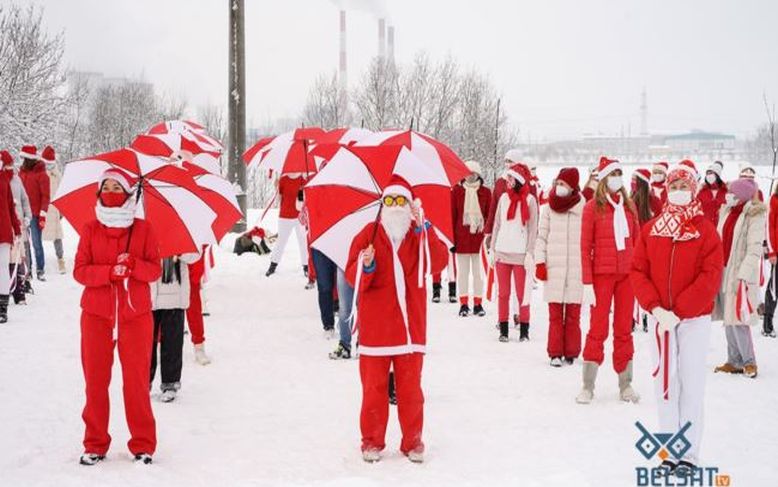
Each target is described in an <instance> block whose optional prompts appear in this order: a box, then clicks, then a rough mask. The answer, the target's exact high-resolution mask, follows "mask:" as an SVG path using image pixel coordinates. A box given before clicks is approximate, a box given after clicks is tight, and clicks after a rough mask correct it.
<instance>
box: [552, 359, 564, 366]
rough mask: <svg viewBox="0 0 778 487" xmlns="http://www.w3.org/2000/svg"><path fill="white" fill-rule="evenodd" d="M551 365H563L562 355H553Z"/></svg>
mask: <svg viewBox="0 0 778 487" xmlns="http://www.w3.org/2000/svg"><path fill="white" fill-rule="evenodd" d="M551 366H552V367H561V366H562V357H551Z"/></svg>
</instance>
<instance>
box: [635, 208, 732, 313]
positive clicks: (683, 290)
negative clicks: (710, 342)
mask: <svg viewBox="0 0 778 487" xmlns="http://www.w3.org/2000/svg"><path fill="white" fill-rule="evenodd" d="M653 222H654V221H653V220H651V221H650V222H649V223H648V224H646V226H644V227H643V230H642V232H641V236H640V239H639V241H638V242H637V243H636V245H635V255H634V257H633V259H632V272H631V274H630V280H631V281H632V288H633V289H634V291H635V297H636V298H637V300H638V302H639V303H640V306H641V307H642V308H643V309H646V310H649V311H650V310H652V309H654V308H655V307H657V306H660V307H662V308H665V309H668V310H671V311H673V312H674V313H675V314H676V315H678V317H679V318H681V319H689V318H695V317H697V316H703V315H709V314H711V312H712V311H713V300H714V299H715V298H716V293H717V292H718V290H719V287H720V285H721V272H722V269H723V268H724V253H723V250H722V246H721V239H719V235H718V233H717V232H716V227H714V226H713V224H712V223H711V222H710V221H708V219H707V218H706V217H704V216H698V217H696V218H695V219H693V220H692V223H693V224H694V225H695V226H696V227H697V230H698V231H699V232H700V237H699V238H696V239H694V240H687V241H685V242H673V239H671V238H668V237H652V236H651V235H650V233H651V227H653ZM649 249H650V250H649Z"/></svg>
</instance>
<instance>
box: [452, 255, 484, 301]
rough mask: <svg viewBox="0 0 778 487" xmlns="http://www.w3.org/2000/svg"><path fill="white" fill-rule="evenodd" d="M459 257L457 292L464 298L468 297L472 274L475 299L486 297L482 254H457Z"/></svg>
mask: <svg viewBox="0 0 778 487" xmlns="http://www.w3.org/2000/svg"><path fill="white" fill-rule="evenodd" d="M456 256H457V290H458V291H459V295H460V296H462V297H465V298H466V297H468V293H467V292H468V290H469V289H470V273H471V272H472V274H473V297H475V298H481V297H483V295H484V279H483V276H482V275H481V255H480V254H456Z"/></svg>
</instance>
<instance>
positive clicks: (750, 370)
mask: <svg viewBox="0 0 778 487" xmlns="http://www.w3.org/2000/svg"><path fill="white" fill-rule="evenodd" d="M6 299H7V298H6ZM743 375H745V376H746V377H748V378H749V379H756V364H753V365H746V366H745V367H743Z"/></svg>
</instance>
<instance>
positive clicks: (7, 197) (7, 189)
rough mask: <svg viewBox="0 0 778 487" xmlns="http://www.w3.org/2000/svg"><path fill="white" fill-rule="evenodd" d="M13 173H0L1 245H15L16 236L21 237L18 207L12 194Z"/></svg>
mask: <svg viewBox="0 0 778 487" xmlns="http://www.w3.org/2000/svg"><path fill="white" fill-rule="evenodd" d="M12 175H13V173H12V172H11V171H2V172H0V243H13V241H14V235H21V234H22V231H21V229H20V225H19V218H18V217H17V216H16V205H14V198H13V195H12V194H11V179H10V177H11V176H12Z"/></svg>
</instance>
